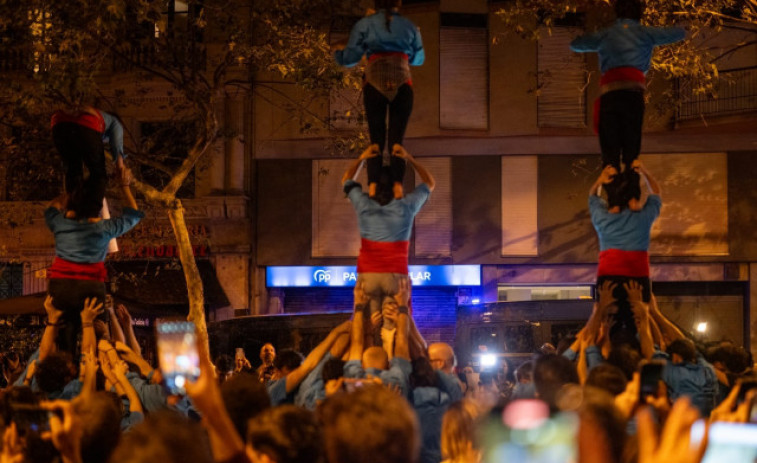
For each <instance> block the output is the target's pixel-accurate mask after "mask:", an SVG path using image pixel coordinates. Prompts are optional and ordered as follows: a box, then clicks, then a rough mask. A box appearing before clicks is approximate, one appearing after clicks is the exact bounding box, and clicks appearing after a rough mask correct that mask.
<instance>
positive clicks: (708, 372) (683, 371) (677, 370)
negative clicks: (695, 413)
mask: <svg viewBox="0 0 757 463" xmlns="http://www.w3.org/2000/svg"><path fill="white" fill-rule="evenodd" d="M654 358H656V359H664V360H665V361H666V364H665V368H664V369H663V370H662V380H663V381H664V382H665V385H666V386H667V387H668V397H669V398H670V401H671V402H675V400H676V399H678V398H679V397H681V396H687V397H689V398H690V399H691V404H692V405H694V406H695V407H697V408H698V409H699V413H700V414H701V415H702V417H704V418H707V417H708V416H710V412H712V409H713V408H715V405H716V403H715V398H716V397H717V395H718V378H717V376H716V375H715V369H714V368H713V366H712V365H710V364H709V363H707V361H706V360H705V359H704V357H702V356H701V355H700V356H699V357H698V358H697V363H673V362H672V361H671V360H670V357H669V356H668V354H666V353H664V352H655V354H654Z"/></svg>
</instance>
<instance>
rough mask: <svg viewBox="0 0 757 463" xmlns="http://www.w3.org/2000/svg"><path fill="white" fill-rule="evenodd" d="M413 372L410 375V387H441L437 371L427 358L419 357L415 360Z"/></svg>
mask: <svg viewBox="0 0 757 463" xmlns="http://www.w3.org/2000/svg"><path fill="white" fill-rule="evenodd" d="M412 363H413V372H412V373H410V386H411V387H413V388H416V387H439V382H438V381H437V379H436V378H437V377H436V371H434V367H432V366H431V362H429V360H428V359H427V358H426V357H418V358H417V359H415V360H413V362H412Z"/></svg>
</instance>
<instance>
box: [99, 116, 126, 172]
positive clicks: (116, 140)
mask: <svg viewBox="0 0 757 463" xmlns="http://www.w3.org/2000/svg"><path fill="white" fill-rule="evenodd" d="M100 115H101V116H102V117H103V120H104V121H105V130H104V131H103V141H106V140H107V141H108V144H109V145H110V153H111V154H112V155H113V160H115V159H116V158H125V157H126V155H124V128H123V126H122V125H121V123H120V122H118V119H116V117H115V116H113V115H110V114H108V113H106V112H105V111H100Z"/></svg>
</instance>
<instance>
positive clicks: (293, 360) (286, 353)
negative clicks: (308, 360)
mask: <svg viewBox="0 0 757 463" xmlns="http://www.w3.org/2000/svg"><path fill="white" fill-rule="evenodd" d="M303 360H305V358H304V357H303V356H302V354H300V353H299V352H297V351H295V350H292V349H284V350H282V351H281V352H279V354H278V355H277V356H276V358H275V359H273V366H274V368H277V369H279V370H281V369H283V368H286V369H287V370H289V371H292V370H294V369H295V368H297V367H299V366H300V365H302V361H303Z"/></svg>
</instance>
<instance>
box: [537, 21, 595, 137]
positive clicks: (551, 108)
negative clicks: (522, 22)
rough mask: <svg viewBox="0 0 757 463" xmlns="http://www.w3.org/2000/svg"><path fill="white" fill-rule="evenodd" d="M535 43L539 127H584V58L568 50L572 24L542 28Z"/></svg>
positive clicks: (574, 34)
mask: <svg viewBox="0 0 757 463" xmlns="http://www.w3.org/2000/svg"><path fill="white" fill-rule="evenodd" d="M540 34H541V35H540V38H539V46H538V60H537V66H538V72H537V101H538V114H539V116H538V123H539V127H556V128H584V127H586V92H585V89H586V85H587V74H586V60H585V57H584V54H582V53H573V52H571V51H570V42H571V40H573V38H574V37H575V36H577V35H578V34H579V29H577V28H573V27H553V28H552V29H551V31H549V30H547V28H542V30H541V31H540Z"/></svg>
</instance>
